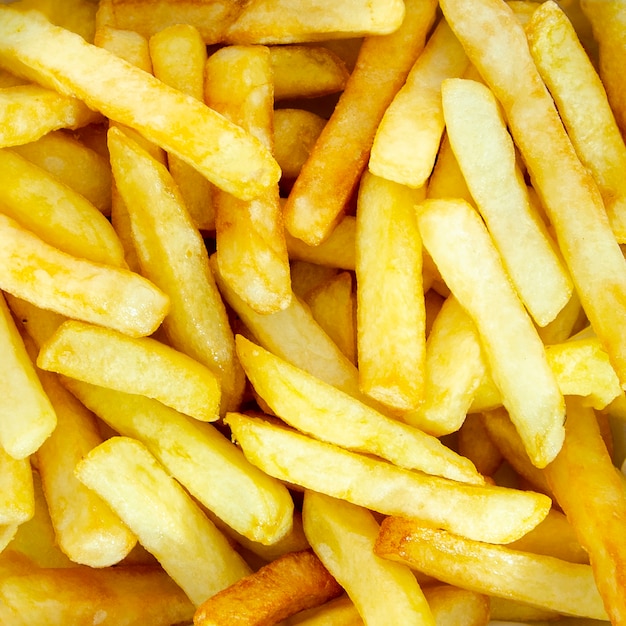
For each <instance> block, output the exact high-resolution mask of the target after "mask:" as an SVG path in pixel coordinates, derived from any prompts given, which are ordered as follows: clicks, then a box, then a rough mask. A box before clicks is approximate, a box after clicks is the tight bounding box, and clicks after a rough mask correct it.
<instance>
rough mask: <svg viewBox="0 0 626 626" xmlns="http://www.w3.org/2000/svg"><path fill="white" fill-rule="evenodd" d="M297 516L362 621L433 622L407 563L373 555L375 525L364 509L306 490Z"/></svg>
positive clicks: (377, 527) (371, 516)
mask: <svg viewBox="0 0 626 626" xmlns="http://www.w3.org/2000/svg"><path fill="white" fill-rule="evenodd" d="M302 519H303V523H304V532H305V533H306V536H307V538H308V540H309V543H310V544H311V547H312V548H313V551H314V552H315V553H316V554H317V555H318V556H319V558H320V559H321V561H322V562H323V563H324V565H325V566H326V568H327V569H328V570H329V571H330V573H331V574H332V575H333V576H334V577H335V578H336V579H337V581H338V582H339V583H340V584H341V586H342V587H343V588H344V589H345V590H346V592H347V593H348V595H349V596H350V599H351V600H352V602H354V604H355V606H356V607H357V610H358V612H359V614H360V615H361V617H362V619H363V621H364V622H365V623H383V622H389V623H392V624H416V625H417V624H423V625H425V626H431V625H432V626H434V625H435V619H434V617H433V615H432V613H431V611H430V608H429V606H428V603H427V602H426V598H425V597H424V594H423V593H422V590H421V589H420V586H419V584H418V583H417V580H416V579H415V577H414V576H413V574H412V573H411V571H410V570H409V568H408V567H405V566H402V565H399V564H398V563H393V562H391V561H387V560H384V559H380V558H379V557H377V556H376V555H375V554H374V544H375V542H376V537H377V536H378V532H379V525H378V522H377V521H376V520H375V518H374V516H373V515H372V513H371V512H370V511H368V510H367V509H364V508H362V507H359V506H356V505H354V504H350V503H349V502H345V501H342V500H338V499H336V498H332V497H329V496H327V495H323V494H321V493H315V492H313V491H306V492H305V494H304V503H303V507H302ZM363 572H367V576H363ZM381 589H384V590H385V593H384V595H382V596H381V595H380V593H379V591H380V590H381Z"/></svg>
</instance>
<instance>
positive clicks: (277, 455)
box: [226, 413, 550, 543]
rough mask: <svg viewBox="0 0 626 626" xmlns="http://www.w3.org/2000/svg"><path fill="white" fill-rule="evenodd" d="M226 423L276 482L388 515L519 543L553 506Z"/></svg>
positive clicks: (275, 431) (240, 420) (239, 422)
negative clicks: (516, 540)
mask: <svg viewBox="0 0 626 626" xmlns="http://www.w3.org/2000/svg"><path fill="white" fill-rule="evenodd" d="M226 422H227V423H228V425H229V426H230V428H231V429H232V431H233V436H234V438H235V440H236V441H237V442H238V443H239V444H240V445H241V447H242V448H243V451H244V454H245V455H246V457H247V458H248V459H249V460H250V461H251V462H252V463H254V464H255V465H257V466H258V467H260V468H261V469H263V471H265V472H266V473H268V474H270V475H271V476H275V477H276V478H279V479H280V480H285V481H287V482H288V483H291V484H294V485H299V486H300V487H303V488H305V489H310V490H312V491H318V492H320V493H325V494H326V495H329V496H333V497H335V498H339V499H343V500H346V501H348V502H352V504H357V505H359V506H363V507H365V508H368V509H371V510H373V511H377V512H379V513H382V514H384V515H399V516H404V517H414V518H419V519H421V520H423V521H424V523H428V524H434V525H436V526H438V527H443V528H447V529H449V530H450V532H454V533H457V534H459V535H462V536H467V537H473V538H475V539H478V540H481V541H489V542H493V543H507V542H510V541H514V540H515V539H518V538H519V537H521V536H523V535H524V534H526V532H528V531H529V530H530V529H531V528H534V527H535V526H536V525H537V524H538V523H539V522H540V521H541V520H542V519H543V518H544V517H545V516H546V515H547V513H548V510H549V508H550V499H549V498H547V497H546V496H544V495H542V494H538V493H534V492H529V491H517V490H514V489H508V488H504V487H495V486H491V485H468V484H462V483H459V482H457V481H451V480H448V479H446V478H441V477H438V476H428V475H425V474H422V473H421V472H412V471H410V470H406V469H403V468H400V467H397V466H394V465H391V464H390V463H386V462H384V461H381V460H377V459H375V458H372V457H369V456H365V455H360V454H356V453H354V452H350V451H347V450H344V449H342V448H339V447H337V446H334V445H332V444H328V443H325V442H321V441H316V440H315V439H311V438H310V437H307V436H305V435H303V434H301V433H298V432H296V431H293V430H291V429H287V428H285V427H283V426H278V425H275V424H270V423H269V422H267V421H264V420H262V419H259V418H251V417H246V416H244V415H242V414H239V413H231V414H229V415H227V417H226ZM479 503H480V504H479Z"/></svg>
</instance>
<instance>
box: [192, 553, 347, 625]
mask: <svg viewBox="0 0 626 626" xmlns="http://www.w3.org/2000/svg"><path fill="white" fill-rule="evenodd" d="M341 592H342V588H341V587H340V586H339V584H338V583H337V581H336V580H335V579H334V578H333V577H332V576H331V574H330V573H329V572H328V570H327V569H326V568H325V567H324V565H323V564H322V562H321V561H320V560H319V559H318V558H317V556H315V554H313V552H311V551H310V550H307V551H303V552H291V553H289V554H285V555H284V556H282V557H279V558H277V559H275V560H274V561H272V562H271V563H268V564H267V565H265V566H263V567H261V568H260V569H259V570H257V571H256V572H255V573H254V574H250V576H247V577H245V578H242V579H241V580H238V581H237V582H236V583H234V584H233V585H231V586H230V587H228V588H226V589H224V590H222V591H220V592H219V593H217V594H215V595H214V596H211V597H210V598H209V599H208V600H206V601H205V602H203V603H202V604H201V605H200V606H199V607H198V609H197V610H196V613H195V614H194V617H193V623H194V626H224V625H226V624H240V625H241V626H273V624H277V623H279V622H280V621H281V620H284V619H287V618H288V617H290V616H291V615H294V614H295V613H298V612H299V611H303V610H305V609H309V608H311V607H314V606H318V605H320V604H323V603H324V602H327V601H328V600H330V599H332V598H335V597H337V596H338V595H340V594H341Z"/></svg>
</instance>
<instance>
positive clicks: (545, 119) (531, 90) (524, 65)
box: [440, 0, 626, 387]
mask: <svg viewBox="0 0 626 626" xmlns="http://www.w3.org/2000/svg"><path fill="white" fill-rule="evenodd" d="M440 6H441V8H442V10H443V12H444V15H445V16H446V19H447V20H448V23H449V24H450V27H451V28H452V30H453V31H454V32H455V34H456V35H457V37H458V38H459V40H460V41H461V43H462V44H463V47H464V48H465V51H466V53H467V55H468V56H469V58H470V60H471V61H472V63H473V64H474V65H475V66H476V68H477V70H478V71H479V72H480V74H481V75H482V77H483V79H484V80H485V83H486V84H487V85H488V86H489V87H490V88H491V89H492V91H493V92H494V95H495V96H496V98H497V99H498V100H499V101H500V104H502V107H503V109H504V115H505V118H506V119H507V122H508V125H509V128H510V131H511V135H512V136H513V139H514V140H515V143H516V145H517V147H518V148H519V151H520V153H521V156H522V158H523V160H524V163H525V164H526V167H527V168H528V172H529V174H530V178H531V180H532V182H533V186H534V187H535V189H536V190H537V193H538V194H539V196H540V198H541V200H542V203H543V205H544V207H545V209H546V212H547V214H548V216H549V218H550V222H551V224H552V226H553V228H554V232H555V233H556V238H557V241H558V243H559V246H560V250H561V253H562V255H563V258H564V260H565V262H566V264H567V266H568V268H569V271H570V274H571V277H572V280H573V282H574V285H575V287H576V290H577V291H578V294H579V296H580V300H581V303H582V306H583V308H584V310H585V313H586V315H587V317H588V319H589V321H590V322H591V325H592V326H593V328H594V330H595V332H596V333H597V335H598V338H599V339H600V341H601V342H602V344H603V346H604V348H605V350H606V351H607V353H608V354H609V358H610V360H611V364H612V365H613V367H614V368H615V371H616V372H617V374H618V377H619V379H620V382H621V384H622V387H624V386H625V385H626V334H624V333H622V332H621V330H620V329H621V328H622V327H623V326H624V324H626V259H625V258H624V256H623V254H622V252H621V250H620V247H619V245H618V243H617V241H616V239H615V237H614V235H613V231H612V230H611V226H610V224H609V220H608V218H607V216H606V212H605V210H604V205H603V202H602V197H601V195H600V192H599V190H598V188H597V186H596V185H595V183H594V181H593V178H592V176H591V173H590V172H589V171H588V170H587V169H586V168H585V167H584V166H583V165H582V164H581V162H580V160H579V159H578V156H577V155H576V152H575V150H574V147H573V146H572V143H571V141H570V139H569V138H568V136H567V133H566V132H565V129H564V127H563V123H562V122H561V119H560V117H559V114H558V112H557V110H556V106H555V104H554V101H553V100H552V98H551V96H550V94H549V93H548V90H547V88H546V86H545V84H544V83H543V81H542V79H541V76H540V75H539V72H538V71H537V69H536V66H535V64H534V62H533V59H532V57H531V55H530V52H529V50H528V42H527V39H526V35H525V32H524V30H523V27H522V26H521V25H520V23H519V22H518V21H517V19H516V18H515V15H514V14H513V12H512V11H511V9H510V8H509V7H508V6H507V4H506V2H504V1H502V0H480V1H479V2H477V3H476V2H474V3H472V4H471V6H470V5H468V4H467V3H465V2H463V0H440ZM485 32H489V33H493V36H491V37H488V38H485V36H484V33H485ZM555 155H558V156H557V157H555ZM555 159H556V162H557V163H558V167H555ZM573 208H574V210H575V213H574V214H573V213H572V210H573ZM600 277H601V278H600Z"/></svg>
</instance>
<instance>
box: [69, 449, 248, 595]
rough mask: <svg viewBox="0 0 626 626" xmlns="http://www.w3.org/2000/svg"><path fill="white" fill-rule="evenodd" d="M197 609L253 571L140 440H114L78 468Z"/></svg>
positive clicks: (90, 454)
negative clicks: (209, 598) (205, 601)
mask: <svg viewBox="0 0 626 626" xmlns="http://www.w3.org/2000/svg"><path fill="white" fill-rule="evenodd" d="M76 475H77V477H78V479H79V480H80V481H81V482H82V483H84V484H85V485H86V486H87V487H89V488H90V489H93V490H94V491H95V492H96V493H97V494H98V495H99V496H100V497H101V498H102V499H103V500H105V501H106V502H108V503H109V505H110V506H111V508H112V509H113V510H114V511H116V513H117V514H118V515H119V516H120V517H121V518H122V520H124V521H125V522H126V524H127V525H128V527H129V528H130V529H131V530H132V531H133V532H134V533H135V534H136V535H137V538H138V539H139V541H140V542H141V544H142V545H143V546H144V547H145V548H146V549H147V550H148V551H149V552H150V553H152V554H153V555H154V556H155V557H156V558H157V559H158V560H159V562H160V563H161V565H162V566H163V569H165V571H166V572H167V573H168V574H169V575H170V576H171V577H172V579H173V580H174V581H175V582H176V583H177V584H178V585H179V586H180V587H181V588H182V589H183V591H185V593H186V594H187V596H188V597H189V599H190V600H191V601H192V602H193V603H194V605H196V606H198V605H199V604H200V603H201V602H203V601H204V600H206V599H207V598H208V597H209V596H211V595H213V594H214V593H217V592H218V591H220V590H221V589H224V588H225V587H228V586H229V585H230V584H232V583H234V582H235V581H236V580H239V579H240V578H242V577H243V576H246V575H248V574H249V573H250V570H249V568H248V566H247V565H246V564H245V562H244V560H243V559H242V558H241V557H240V556H239V554H237V552H235V550H234V549H233V548H232V546H231V545H230V544H229V543H228V541H227V540H226V538H225V537H224V535H222V534H221V533H220V531H219V530H217V528H215V526H214V525H213V524H212V523H211V522H210V521H209V520H208V518H207V517H206V516H205V515H204V514H203V513H202V511H201V510H200V509H199V508H198V506H197V505H196V504H195V503H194V501H193V500H192V499H191V497H190V496H189V495H188V494H187V492H185V491H184V490H183V488H182V487H181V486H180V485H179V484H178V483H177V482H176V481H175V480H174V479H173V478H171V476H169V474H167V473H166V471H165V470H164V469H163V467H162V466H161V465H159V463H158V462H157V460H156V459H155V458H154V457H153V456H152V455H151V454H150V452H148V450H147V449H146V448H145V447H144V446H143V445H142V444H141V443H139V442H138V441H136V440H134V439H129V438H127V437H113V438H111V439H108V440H107V441H105V442H104V443H101V444H100V445H99V446H97V447H96V448H94V449H93V450H91V452H89V454H87V455H86V456H85V457H83V459H82V460H81V461H80V463H79V464H78V465H77V466H76Z"/></svg>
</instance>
